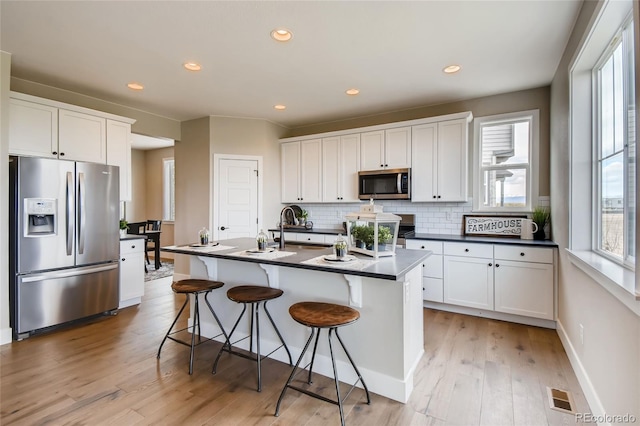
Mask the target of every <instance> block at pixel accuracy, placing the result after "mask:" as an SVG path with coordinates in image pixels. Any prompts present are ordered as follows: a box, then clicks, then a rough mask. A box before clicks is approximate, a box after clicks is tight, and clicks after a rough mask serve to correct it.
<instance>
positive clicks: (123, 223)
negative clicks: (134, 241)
mask: <svg viewBox="0 0 640 426" xmlns="http://www.w3.org/2000/svg"><path fill="white" fill-rule="evenodd" d="M128 229H129V222H127V221H126V220H124V219H120V236H124V235H125V234H126V233H127V230H128Z"/></svg>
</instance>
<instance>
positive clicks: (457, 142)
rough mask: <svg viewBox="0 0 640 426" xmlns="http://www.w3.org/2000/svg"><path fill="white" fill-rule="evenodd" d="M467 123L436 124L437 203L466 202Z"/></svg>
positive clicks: (462, 121)
mask: <svg viewBox="0 0 640 426" xmlns="http://www.w3.org/2000/svg"><path fill="white" fill-rule="evenodd" d="M467 153H468V148H467V121H466V120H464V119H463V120H451V121H444V122H442V123H438V157H437V170H438V179H437V194H436V196H437V201H467V174H468V170H467Z"/></svg>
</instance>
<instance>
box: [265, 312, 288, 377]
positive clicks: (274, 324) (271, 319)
mask: <svg viewBox="0 0 640 426" xmlns="http://www.w3.org/2000/svg"><path fill="white" fill-rule="evenodd" d="M262 306H263V307H264V311H265V312H266V314H267V317H268V318H269V321H271V325H272V326H273V329H274V330H275V331H276V334H277V335H278V338H279V339H280V343H282V346H284V349H285V350H286V351H287V355H288V356H289V365H291V366H293V359H292V358H291V352H289V348H288V347H287V344H286V343H284V339H283V338H282V334H280V330H278V327H276V323H275V322H273V318H271V314H270V313H269V310H268V309H267V302H264V304H263V305H262Z"/></svg>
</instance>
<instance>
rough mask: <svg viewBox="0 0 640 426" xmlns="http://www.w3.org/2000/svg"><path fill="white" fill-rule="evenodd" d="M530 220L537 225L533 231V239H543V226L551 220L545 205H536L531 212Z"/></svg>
mask: <svg viewBox="0 0 640 426" xmlns="http://www.w3.org/2000/svg"><path fill="white" fill-rule="evenodd" d="M531 220H533V222H534V223H535V224H536V225H537V226H538V230H537V231H536V232H534V234H533V239H534V240H544V239H545V237H546V235H545V231H544V228H545V226H547V225H548V224H549V221H550V220H551V212H550V211H549V209H548V208H547V207H536V208H534V209H533V213H532V214H531Z"/></svg>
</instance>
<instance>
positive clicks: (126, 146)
mask: <svg viewBox="0 0 640 426" xmlns="http://www.w3.org/2000/svg"><path fill="white" fill-rule="evenodd" d="M107 164H109V165H111V166H118V167H119V168H120V201H129V200H131V124H129V123H122V122H120V121H114V120H107Z"/></svg>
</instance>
